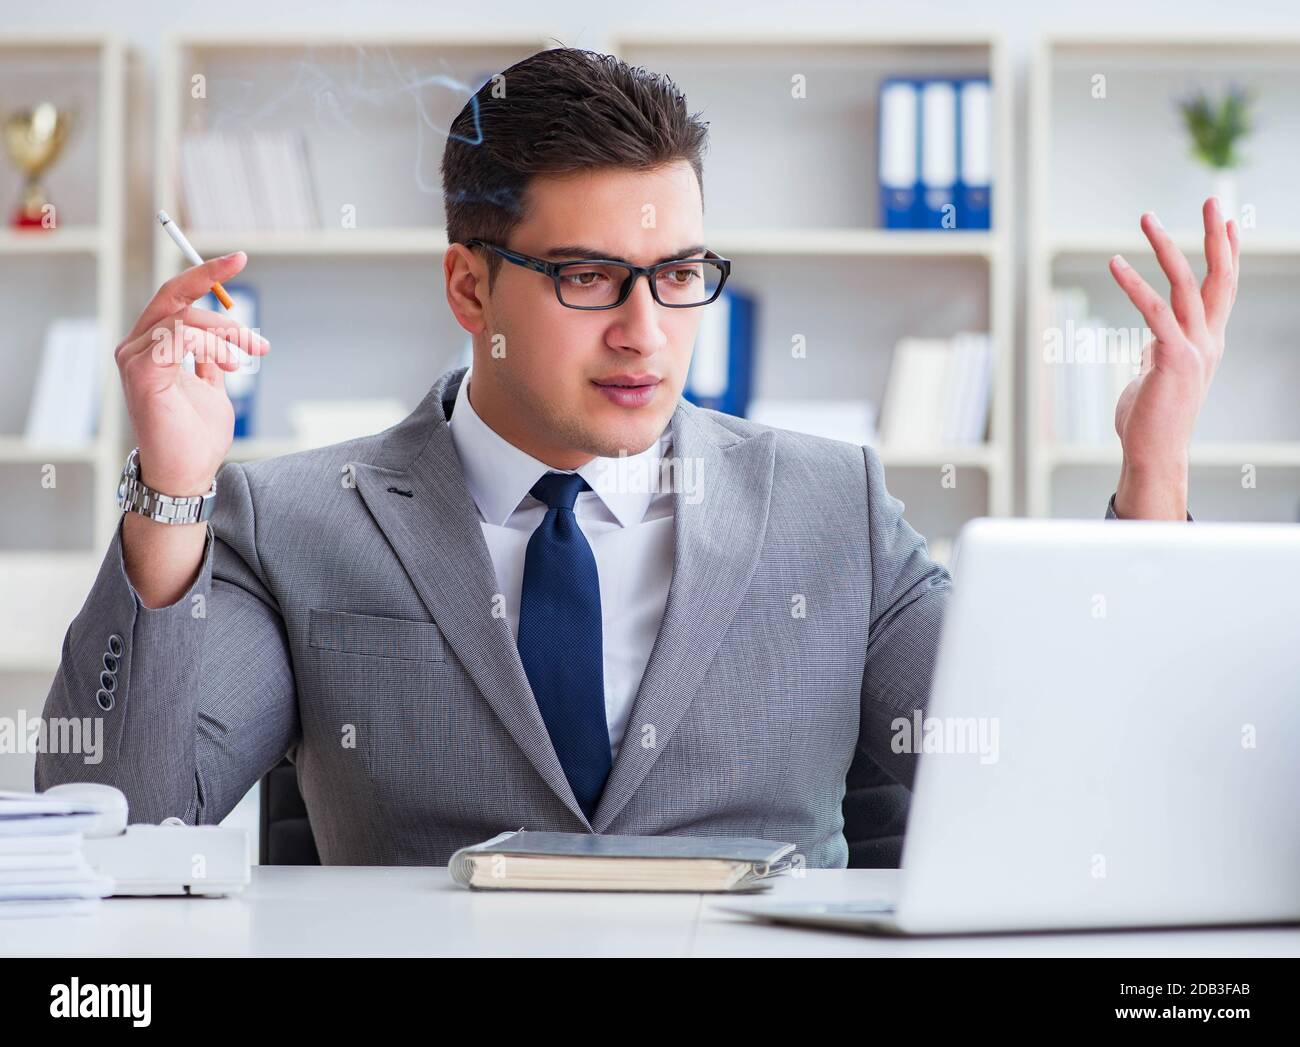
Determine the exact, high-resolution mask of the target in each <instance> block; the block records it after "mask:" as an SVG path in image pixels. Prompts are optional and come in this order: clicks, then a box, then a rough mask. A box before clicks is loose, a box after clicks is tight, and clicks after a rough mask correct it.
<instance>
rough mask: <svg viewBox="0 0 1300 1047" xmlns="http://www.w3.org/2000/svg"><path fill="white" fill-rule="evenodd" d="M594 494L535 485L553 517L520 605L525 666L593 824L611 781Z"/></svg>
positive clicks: (572, 484)
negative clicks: (593, 540) (591, 537)
mask: <svg viewBox="0 0 1300 1047" xmlns="http://www.w3.org/2000/svg"><path fill="white" fill-rule="evenodd" d="M590 489H591V488H590V487H588V486H587V481H585V480H584V479H583V478H582V477H581V476H579V475H578V474H577V473H555V472H550V473H547V474H546V475H545V476H543V477H542V478H541V479H540V480H538V481H537V483H535V484H534V485H533V488H532V495H533V497H534V498H536V499H537V500H538V501H540V502H543V503H545V504H546V506H547V509H546V516H545V517H544V518H543V519H542V522H541V523H540V524H538V526H537V530H535V531H534V532H533V534H532V537H531V538H529V539H528V552H527V554H526V556H525V557H524V587H523V595H522V596H521V598H520V601H519V641H518V643H519V658H520V660H521V661H522V662H523V663H524V671H525V672H526V673H527V674H528V682H529V683H530V684H531V685H532V688H533V694H534V696H535V697H536V698H537V707H538V708H539V709H540V710H541V712H542V719H543V720H544V721H546V729H547V731H549V732H550V735H551V744H552V745H553V746H554V747H555V753H556V755H557V756H559V758H560V765H561V766H562V767H563V768H564V773H565V774H566V775H567V776H568V778H569V784H570V785H571V786H572V787H573V794H574V796H576V797H577V800H578V803H579V804H580V805H581V807H582V809H583V811H584V812H585V813H586V815H587V818H588V819H590V818H591V817H592V816H593V815H594V814H595V813H596V804H597V802H598V801H599V799H600V791H601V789H602V788H604V785H605V779H606V778H608V777H609V770H610V765H611V761H610V752H609V727H608V725H607V724H606V723H605V671H604V662H603V660H602V659H603V655H602V652H603V645H602V640H601V623H600V578H599V575H598V574H597V573H596V558H595V556H593V555H592V552H591V546H590V545H588V544H587V539H586V537H585V536H584V535H583V533H582V531H581V530H580V529H579V527H578V521H577V518H576V517H575V516H574V515H573V503H574V502H576V501H577V499H578V492H579V491H587V490H590Z"/></svg>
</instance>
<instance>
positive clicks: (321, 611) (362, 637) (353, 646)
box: [307, 607, 447, 662]
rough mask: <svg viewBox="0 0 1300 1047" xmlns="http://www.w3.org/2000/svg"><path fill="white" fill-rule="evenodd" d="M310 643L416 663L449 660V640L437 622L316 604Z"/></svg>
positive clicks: (345, 651)
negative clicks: (417, 620) (362, 612)
mask: <svg viewBox="0 0 1300 1047" xmlns="http://www.w3.org/2000/svg"><path fill="white" fill-rule="evenodd" d="M307 642H308V643H309V644H310V645H311V646H312V647H316V648H320V649H322V650H327V651H341V652H344V653H346V654H361V655H368V656H369V657H372V658H388V659H397V660H401V661H412V662H445V661H446V660H447V643H446V641H445V640H444V639H443V638H442V633H441V632H440V631H439V630H438V626H437V625H436V624H434V623H433V622H416V621H411V620H409V619H406V618H385V617H382V616H380V615H375V614H353V613H352V612H351V611H335V610H332V609H330V608H328V607H313V608H311V615H310V619H309V624H308V632H307Z"/></svg>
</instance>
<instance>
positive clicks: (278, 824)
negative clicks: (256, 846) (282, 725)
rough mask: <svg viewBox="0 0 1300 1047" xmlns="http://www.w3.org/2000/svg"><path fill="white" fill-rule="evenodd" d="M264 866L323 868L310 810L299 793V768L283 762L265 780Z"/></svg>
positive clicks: (263, 807) (270, 771)
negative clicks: (318, 866)
mask: <svg viewBox="0 0 1300 1047" xmlns="http://www.w3.org/2000/svg"><path fill="white" fill-rule="evenodd" d="M259 835H260V837H261V847H262V864H263V865H320V854H319V853H317V851H316V839H315V837H314V836H312V834H311V822H309V821H308V820H307V806H306V804H304V803H303V801H302V793H300V792H299V791H298V768H297V767H295V766H294V765H293V764H292V763H291V762H290V761H289V759H288V757H286V758H284V759H282V760H281V761H280V762H279V763H278V764H276V765H275V766H274V767H272V768H271V769H270V770H269V771H267V772H266V774H265V775H264V776H263V778H262V817H261V832H260V834H259Z"/></svg>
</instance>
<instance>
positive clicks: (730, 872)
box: [450, 831, 794, 893]
mask: <svg viewBox="0 0 1300 1047" xmlns="http://www.w3.org/2000/svg"><path fill="white" fill-rule="evenodd" d="M793 852H794V844H792V843H778V842H776V841H773V840H756V839H751V838H745V837H738V838H737V837H722V836H601V835H591V834H588V833H556V832H523V831H520V832H506V833H502V834H501V835H500V836H494V837H493V838H492V839H490V840H486V841H484V842H483V843H476V844H474V845H473V846H471V847H462V848H461V849H460V850H459V851H457V852H456V853H455V854H453V855H452V856H451V866H450V868H451V875H452V879H454V880H455V881H456V882H457V883H459V884H461V885H462V886H465V887H472V888H478V889H484V890H533V891H690V892H692V893H698V892H704V891H751V890H759V889H762V888H764V887H767V886H768V884H766V883H764V882H763V881H765V880H767V879H768V878H769V877H772V876H777V875H779V874H781V873H784V872H787V871H788V870H789V869H790V867H791V860H792V859H791V856H792V854H793Z"/></svg>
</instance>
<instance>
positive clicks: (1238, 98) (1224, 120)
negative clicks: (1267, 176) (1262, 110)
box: [1178, 85, 1254, 221]
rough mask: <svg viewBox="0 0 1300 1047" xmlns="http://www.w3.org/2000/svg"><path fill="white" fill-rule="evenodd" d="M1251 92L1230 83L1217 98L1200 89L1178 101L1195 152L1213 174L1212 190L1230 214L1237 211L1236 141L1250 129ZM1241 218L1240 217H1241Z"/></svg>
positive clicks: (1227, 213)
mask: <svg viewBox="0 0 1300 1047" xmlns="http://www.w3.org/2000/svg"><path fill="white" fill-rule="evenodd" d="M1253 101H1254V98H1253V96H1252V95H1251V93H1250V92H1248V91H1246V90H1244V89H1243V88H1241V87H1238V86H1235V85H1234V86H1231V87H1229V88H1228V89H1227V90H1226V91H1224V92H1223V94H1222V96H1220V97H1218V98H1214V97H1212V96H1211V95H1210V94H1209V93H1208V92H1207V91H1204V90H1200V91H1197V92H1195V93H1193V94H1191V95H1189V96H1187V97H1186V98H1184V99H1182V100H1181V101H1180V102H1179V103H1178V108H1179V110H1180V111H1181V112H1182V116H1183V124H1184V126H1185V127H1186V128H1187V134H1188V136H1189V137H1190V138H1191V140H1192V156H1194V157H1195V158H1196V159H1197V160H1198V161H1200V162H1201V163H1202V164H1204V165H1205V166H1206V167H1208V168H1209V169H1210V171H1211V172H1212V174H1213V190H1212V191H1213V193H1214V195H1215V196H1217V197H1218V198H1219V206H1220V207H1221V208H1222V210H1223V213H1224V215H1225V216H1227V217H1233V216H1235V215H1236V214H1237V174H1236V172H1237V168H1238V167H1239V166H1240V164H1241V156H1240V154H1239V153H1238V152H1237V145H1238V144H1239V143H1240V142H1241V140H1242V138H1244V137H1245V136H1246V135H1247V134H1249V133H1250V130H1251V122H1250V118H1251V112H1250V110H1251V105H1252V104H1253ZM1238 220H1239V221H1240V219H1238Z"/></svg>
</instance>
